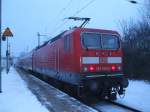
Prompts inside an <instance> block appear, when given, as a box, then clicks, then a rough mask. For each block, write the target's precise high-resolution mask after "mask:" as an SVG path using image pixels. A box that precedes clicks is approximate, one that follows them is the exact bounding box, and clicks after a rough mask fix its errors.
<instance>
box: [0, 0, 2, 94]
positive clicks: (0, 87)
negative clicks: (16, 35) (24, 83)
mask: <svg viewBox="0 0 150 112" xmlns="http://www.w3.org/2000/svg"><path fill="white" fill-rule="evenodd" d="M1 11H2V1H1V0H0V93H1V92H2V81H1V78H2V77H1V76H2V62H1V58H2V56H1V36H2V31H1V26H2V13H1Z"/></svg>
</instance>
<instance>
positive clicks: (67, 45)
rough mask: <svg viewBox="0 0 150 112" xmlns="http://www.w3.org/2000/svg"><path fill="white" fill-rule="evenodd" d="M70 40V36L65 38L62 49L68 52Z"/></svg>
mask: <svg viewBox="0 0 150 112" xmlns="http://www.w3.org/2000/svg"><path fill="white" fill-rule="evenodd" d="M70 41H71V38H70V35H68V36H66V37H65V39H64V49H65V51H70V48H71V44H70Z"/></svg>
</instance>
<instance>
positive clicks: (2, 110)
mask: <svg viewBox="0 0 150 112" xmlns="http://www.w3.org/2000/svg"><path fill="white" fill-rule="evenodd" d="M0 112H48V110H47V109H46V108H45V107H44V106H42V105H41V104H40V102H39V101H38V100H37V99H36V97H35V96H34V95H33V94H32V93H31V92H30V90H29V89H28V88H27V86H26V84H25V82H24V81H23V80H22V79H21V78H20V76H19V75H18V73H17V72H16V71H15V70H14V68H11V69H10V72H9V74H6V71H4V70H3V72H2V93H0Z"/></svg>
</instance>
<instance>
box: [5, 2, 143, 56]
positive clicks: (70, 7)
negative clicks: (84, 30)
mask: <svg viewBox="0 0 150 112" xmlns="http://www.w3.org/2000/svg"><path fill="white" fill-rule="evenodd" d="M90 1H91V0H2V10H3V11H2V13H3V14H2V29H5V28H6V27H10V28H11V29H12V31H13V33H14V37H13V38H9V43H11V50H12V52H13V55H15V56H18V55H19V54H20V52H23V51H30V50H31V49H32V48H34V47H35V46H37V32H40V33H41V34H46V35H48V36H47V37H41V40H42V41H45V40H47V39H48V38H50V37H53V36H55V35H57V34H58V33H60V32H62V31H64V30H66V29H68V27H70V26H74V25H75V24H76V25H78V24H79V23H76V22H73V21H68V22H67V23H65V22H66V20H65V19H64V18H66V17H69V16H73V15H75V16H79V17H90V18H92V20H91V21H90V23H89V24H88V25H87V27H92V28H105V29H112V30H119V28H118V23H119V21H122V20H129V19H130V18H133V19H135V20H137V19H138V9H139V8H140V6H139V5H133V4H131V3H129V2H127V0H93V2H92V3H91V4H90V5H89V6H88V7H87V8H86V9H84V10H82V11H81V12H80V13H78V11H79V10H80V9H81V8H82V7H84V6H85V5H86V4H87V3H89V2H90ZM65 6H67V7H65ZM64 23H65V24H64ZM62 24H63V25H62ZM60 26H61V27H60ZM5 46H6V42H3V47H2V51H3V55H5V50H6V49H5Z"/></svg>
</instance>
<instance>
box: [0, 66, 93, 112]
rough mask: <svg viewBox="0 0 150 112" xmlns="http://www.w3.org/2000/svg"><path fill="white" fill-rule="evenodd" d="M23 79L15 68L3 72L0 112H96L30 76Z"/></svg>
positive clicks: (23, 75) (24, 76)
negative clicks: (7, 72)
mask: <svg viewBox="0 0 150 112" xmlns="http://www.w3.org/2000/svg"><path fill="white" fill-rule="evenodd" d="M21 77H22V78H23V79H24V80H22V78H21ZM21 77H20V76H19V74H18V72H16V70H15V69H14V68H11V69H10V72H9V74H6V73H5V71H3V72H2V93H0V112H96V110H94V109H92V108H90V107H88V106H86V105H84V104H82V103H81V102H79V101H77V100H76V99H74V98H72V97H70V96H68V95H67V94H65V93H63V92H61V91H59V90H58V89H56V88H54V87H52V86H50V85H48V84H46V83H45V82H43V81H41V80H39V79H37V78H35V77H33V76H32V75H30V74H26V75H25V74H21ZM28 88H29V89H28Z"/></svg>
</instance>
